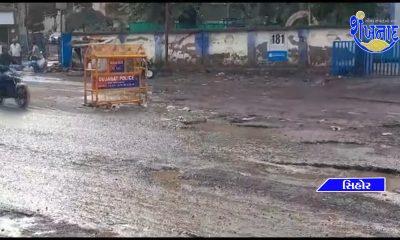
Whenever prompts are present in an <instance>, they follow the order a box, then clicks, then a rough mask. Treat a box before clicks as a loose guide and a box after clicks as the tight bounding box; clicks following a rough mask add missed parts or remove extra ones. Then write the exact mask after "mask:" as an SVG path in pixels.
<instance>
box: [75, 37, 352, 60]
mask: <svg viewBox="0 0 400 240" xmlns="http://www.w3.org/2000/svg"><path fill="white" fill-rule="evenodd" d="M88 36H89V37H91V38H92V39H99V38H102V39H104V40H107V39H108V42H110V43H111V42H113V43H135V44H143V46H144V49H145V51H146V53H147V55H148V56H149V58H151V59H152V60H153V61H155V62H161V61H163V60H164V54H165V50H164V49H165V47H164V45H165V39H164V34H162V33H157V34H153V33H148V34H128V35H117V34H111V35H97V36H95V35H88ZM277 36H278V37H279V41H277V40H276V39H277ZM82 37H83V36H82V35H81V36H77V35H75V36H73V43H79V41H76V40H79V39H82ZM274 38H275V41H274ZM110 39H114V40H110ZM335 40H344V41H350V40H351V37H350V35H349V30H348V29H300V30H282V31H266V30H265V31H236V32H235V31H226V32H188V33H172V34H170V35H169V44H170V45H169V51H168V54H169V59H170V62H172V63H176V64H179V65H182V64H192V65H193V64H200V63H201V64H212V65H248V64H250V65H273V64H275V63H273V62H269V61H268V60H267V58H266V55H267V52H268V51H287V52H288V61H287V62H284V63H280V64H290V65H303V64H305V65H311V66H328V65H329V64H330V61H331V54H332V53H331V47H332V44H333V41H335Z"/></svg>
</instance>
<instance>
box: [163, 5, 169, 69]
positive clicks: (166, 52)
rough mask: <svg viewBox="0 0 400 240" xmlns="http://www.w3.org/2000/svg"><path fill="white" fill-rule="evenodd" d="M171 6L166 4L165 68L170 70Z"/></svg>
mask: <svg viewBox="0 0 400 240" xmlns="http://www.w3.org/2000/svg"><path fill="white" fill-rule="evenodd" d="M168 23H169V4H168V2H166V3H165V27H164V28H165V29H164V31H165V67H166V68H168V32H169V24H168Z"/></svg>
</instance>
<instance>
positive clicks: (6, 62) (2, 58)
mask: <svg viewBox="0 0 400 240" xmlns="http://www.w3.org/2000/svg"><path fill="white" fill-rule="evenodd" d="M12 61H13V58H12V56H11V55H10V53H9V52H8V49H7V47H5V46H2V52H1V54H0V65H3V66H7V67H8V66H10V64H11V63H12Z"/></svg>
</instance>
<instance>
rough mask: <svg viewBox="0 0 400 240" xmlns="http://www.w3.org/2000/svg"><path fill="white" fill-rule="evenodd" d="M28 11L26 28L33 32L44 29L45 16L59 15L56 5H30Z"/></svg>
mask: <svg viewBox="0 0 400 240" xmlns="http://www.w3.org/2000/svg"><path fill="white" fill-rule="evenodd" d="M28 9H29V10H28V15H27V17H26V27H27V28H28V29H29V30H31V31H33V32H37V31H42V30H43V29H44V26H43V21H44V18H45V16H55V15H57V9H56V4H55V3H29V5H28Z"/></svg>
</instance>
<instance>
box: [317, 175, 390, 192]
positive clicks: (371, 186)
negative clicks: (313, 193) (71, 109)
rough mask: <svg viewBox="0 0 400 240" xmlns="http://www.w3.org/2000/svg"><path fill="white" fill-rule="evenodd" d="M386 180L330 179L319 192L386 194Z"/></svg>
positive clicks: (382, 178) (378, 178) (381, 178)
mask: <svg viewBox="0 0 400 240" xmlns="http://www.w3.org/2000/svg"><path fill="white" fill-rule="evenodd" d="M385 191H386V178H384V177H371V178H328V179H327V180H326V181H325V182H324V183H323V184H322V185H321V186H320V187H319V188H318V189H317V192H385Z"/></svg>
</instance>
